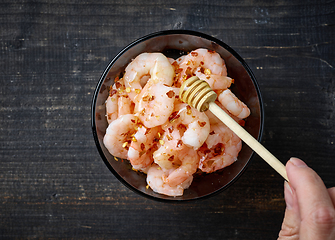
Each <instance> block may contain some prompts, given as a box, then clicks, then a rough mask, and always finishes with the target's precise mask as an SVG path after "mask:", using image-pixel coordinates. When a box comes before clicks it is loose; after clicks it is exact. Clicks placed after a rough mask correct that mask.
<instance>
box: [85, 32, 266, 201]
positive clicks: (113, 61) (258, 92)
mask: <svg viewBox="0 0 335 240" xmlns="http://www.w3.org/2000/svg"><path fill="white" fill-rule="evenodd" d="M180 34H184V35H192V36H196V37H201V38H204V39H207V40H209V41H212V42H214V43H216V44H218V45H220V46H222V47H223V48H225V49H226V50H227V51H229V52H230V53H231V54H232V55H233V56H234V57H235V58H236V59H237V60H238V61H239V62H240V63H241V64H242V66H243V67H244V69H245V70H246V71H247V73H248V75H249V76H250V78H251V80H252V82H253V84H254V86H255V90H256V92H257V97H258V99H259V108H260V127H259V131H258V138H257V141H258V142H260V141H261V139H262V136H263V131H264V105H263V99H262V95H261V92H260V87H259V84H258V82H257V80H256V77H255V75H254V73H253V72H252V71H251V69H250V67H249V66H248V64H247V63H246V62H245V60H244V59H243V58H242V57H241V56H240V55H239V54H238V53H237V52H236V51H235V50H234V49H232V48H231V47H230V46H228V45H227V44H226V43H224V42H222V41H221V40H219V39H217V38H214V37H212V36H210V35H207V34H205V33H201V32H197V31H193V30H163V31H158V32H154V33H150V34H147V35H145V36H143V37H140V38H138V39H136V40H135V41H133V42H131V43H130V44H128V45H127V46H126V47H124V48H123V49H122V50H121V51H119V53H118V54H116V55H115V57H114V58H113V59H112V60H111V61H110V62H109V63H108V65H107V67H106V68H105V70H104V71H103V73H102V74H101V76H100V78H99V81H98V83H97V85H96V87H95V90H94V94H93V97H92V102H91V128H92V133H93V138H94V142H95V145H96V147H97V149H98V152H99V155H100V157H101V158H102V160H103V161H104V163H105V165H106V166H107V168H108V169H109V170H110V171H111V172H112V173H113V175H114V176H115V177H116V178H117V179H118V180H119V181H120V182H121V183H122V184H123V185H124V186H126V187H127V188H129V189H130V190H132V191H134V192H135V193H137V194H140V195H141V196H144V197H146V198H149V199H151V200H155V201H160V202H170V203H176V202H190V201H195V200H200V199H207V198H209V197H212V196H214V195H216V194H219V193H220V192H222V191H224V190H225V189H227V188H228V187H230V186H231V185H232V184H233V183H235V182H236V181H237V180H238V179H239V178H240V177H241V176H242V174H243V173H244V172H245V170H246V169H247V167H248V166H249V164H250V162H251V160H252V159H253V157H254V155H255V152H254V151H253V150H252V149H251V150H252V153H251V155H250V157H249V159H248V161H247V162H246V164H245V165H244V166H243V168H242V169H241V170H240V171H239V172H238V174H236V176H235V177H234V178H233V179H232V180H231V181H230V182H228V183H227V184H226V185H224V186H223V187H221V188H219V189H217V190H216V191H214V192H211V193H208V194H207V195H203V196H200V197H195V198H191V199H177V198H176V199H173V198H166V199H165V198H159V197H155V196H152V195H149V194H146V193H144V192H142V191H140V190H138V189H136V188H134V187H133V186H132V185H131V184H129V183H128V182H127V181H126V180H124V179H123V178H122V177H121V176H120V175H119V174H118V173H117V172H116V170H115V169H114V168H113V167H112V166H111V164H110V163H109V161H108V159H107V158H106V156H105V154H104V152H103V150H102V148H101V146H100V142H99V138H98V134H97V130H96V123H95V110H96V101H97V96H98V94H99V91H100V88H101V86H102V84H103V83H104V81H105V78H106V76H107V74H108V73H109V71H110V69H111V67H112V66H113V65H114V63H115V62H116V61H117V60H118V59H119V57H120V56H122V55H123V54H124V53H125V52H126V51H128V50H129V49H131V48H132V47H133V46H135V45H137V44H139V43H141V42H143V41H145V40H148V39H151V38H154V37H158V36H164V35H180ZM244 144H245V143H244Z"/></svg>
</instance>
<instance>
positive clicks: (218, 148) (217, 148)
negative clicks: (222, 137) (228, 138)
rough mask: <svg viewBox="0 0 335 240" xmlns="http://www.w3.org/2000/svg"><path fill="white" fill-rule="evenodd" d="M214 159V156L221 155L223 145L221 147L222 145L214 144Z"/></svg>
mask: <svg viewBox="0 0 335 240" xmlns="http://www.w3.org/2000/svg"><path fill="white" fill-rule="evenodd" d="M213 150H214V154H213V155H214V157H215V156H218V155H221V154H222V152H223V151H224V145H223V143H218V144H216V145H215V146H214V149H213Z"/></svg>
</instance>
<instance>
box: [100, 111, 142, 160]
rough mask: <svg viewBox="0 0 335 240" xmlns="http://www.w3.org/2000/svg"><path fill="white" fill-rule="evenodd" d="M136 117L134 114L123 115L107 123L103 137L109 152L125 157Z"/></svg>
mask: <svg viewBox="0 0 335 240" xmlns="http://www.w3.org/2000/svg"><path fill="white" fill-rule="evenodd" d="M135 126H136V117H135V116H134V114H127V115H123V116H121V117H119V118H117V119H116V120H114V121H113V122H111V123H110V124H109V126H108V127H107V129H106V134H105V136H104V139H103V143H104V145H105V147H106V148H107V149H108V151H109V152H110V154H112V155H113V156H115V157H119V158H127V156H128V155H127V152H128V145H129V144H130V143H131V138H132V137H131V135H132V134H133V133H134V132H135Z"/></svg>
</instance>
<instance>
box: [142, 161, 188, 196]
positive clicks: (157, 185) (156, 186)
mask: <svg viewBox="0 0 335 240" xmlns="http://www.w3.org/2000/svg"><path fill="white" fill-rule="evenodd" d="M168 174H169V173H168V171H166V170H165V171H164V170H163V169H162V168H161V167H159V166H158V165H157V164H152V166H151V167H150V168H149V170H148V173H147V183H148V185H149V187H150V188H151V189H152V190H153V191H154V192H157V193H160V194H164V195H167V196H173V197H176V196H182V195H183V193H184V189H187V188H189V186H190V185H191V183H192V181H193V176H189V177H188V178H187V179H186V180H185V181H183V182H182V183H181V184H179V185H176V186H173V187H171V186H170V185H169V184H167V183H166V182H165V181H164V179H166V176H167V175H168Z"/></svg>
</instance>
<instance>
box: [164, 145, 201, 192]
mask: <svg viewBox="0 0 335 240" xmlns="http://www.w3.org/2000/svg"><path fill="white" fill-rule="evenodd" d="M176 158H177V159H174V161H176V160H177V161H179V162H180V166H179V167H177V168H175V169H174V170H173V171H172V172H171V173H170V174H169V176H168V177H167V178H166V179H165V182H166V183H167V184H169V186H171V187H175V186H178V185H179V184H182V183H183V182H185V181H186V180H187V179H189V177H191V176H193V174H194V173H195V172H196V171H197V169H198V165H199V155H198V153H197V151H196V150H194V149H193V148H190V147H187V146H184V147H183V149H182V150H181V151H179V154H178V157H176Z"/></svg>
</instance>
